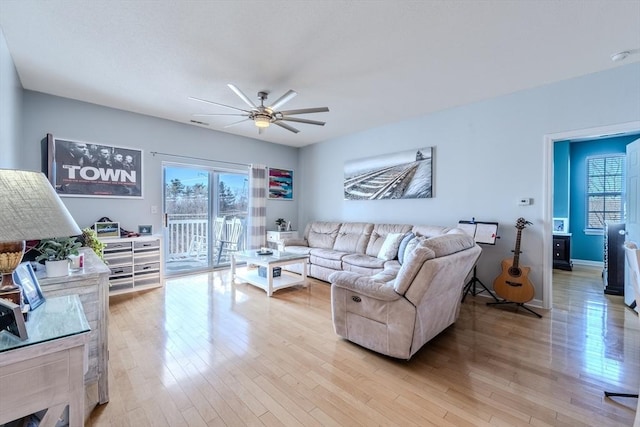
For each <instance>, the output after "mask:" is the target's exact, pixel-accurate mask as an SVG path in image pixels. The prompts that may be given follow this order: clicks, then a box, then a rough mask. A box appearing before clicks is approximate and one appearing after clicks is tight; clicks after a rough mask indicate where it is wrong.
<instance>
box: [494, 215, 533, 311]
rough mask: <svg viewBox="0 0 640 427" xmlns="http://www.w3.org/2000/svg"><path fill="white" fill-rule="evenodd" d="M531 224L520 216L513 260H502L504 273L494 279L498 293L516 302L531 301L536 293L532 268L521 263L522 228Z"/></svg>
mask: <svg viewBox="0 0 640 427" xmlns="http://www.w3.org/2000/svg"><path fill="white" fill-rule="evenodd" d="M530 224H531V223H530V222H529V221H527V220H525V219H524V218H518V221H517V223H516V228H517V229H518V236H517V237H516V247H515V249H514V251H513V260H511V259H505V260H503V261H502V273H500V275H499V276H498V277H496V279H495V280H494V281H493V289H494V290H495V291H496V294H498V295H499V296H501V297H502V298H503V299H505V300H507V301H510V302H514V303H516V304H524V303H525V302H529V301H531V300H532V299H533V296H534V294H535V288H534V287H533V284H532V283H531V281H530V280H529V277H528V276H529V271H531V269H530V268H529V267H521V266H520V265H519V261H520V253H521V252H520V239H521V236H522V230H523V229H524V228H525V227H526V226H527V225H530Z"/></svg>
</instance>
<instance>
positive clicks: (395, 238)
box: [378, 233, 404, 261]
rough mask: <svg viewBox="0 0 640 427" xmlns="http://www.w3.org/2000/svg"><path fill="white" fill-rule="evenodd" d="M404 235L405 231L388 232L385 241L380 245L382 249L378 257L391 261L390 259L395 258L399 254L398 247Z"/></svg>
mask: <svg viewBox="0 0 640 427" xmlns="http://www.w3.org/2000/svg"><path fill="white" fill-rule="evenodd" d="M403 237H404V234H403V233H389V234H387V237H385V238H384V243H383V244H382V246H380V250H379V251H378V258H380V259H383V260H385V261H389V260H390V259H394V258H395V257H396V256H398V248H399V247H400V242H401V241H402V238H403Z"/></svg>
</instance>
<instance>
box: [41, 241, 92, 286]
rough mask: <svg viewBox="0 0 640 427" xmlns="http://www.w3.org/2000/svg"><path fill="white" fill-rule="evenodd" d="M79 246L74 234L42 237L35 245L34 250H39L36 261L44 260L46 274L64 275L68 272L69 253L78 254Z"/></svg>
mask: <svg viewBox="0 0 640 427" xmlns="http://www.w3.org/2000/svg"><path fill="white" fill-rule="evenodd" d="M80 246H81V243H80V242H78V240H77V238H76V237H75V236H74V237H56V238H54V239H43V240H41V241H40V243H39V244H38V246H36V251H38V252H40V255H38V256H37V257H36V261H43V260H44V262H45V268H46V270H47V276H49V277H59V276H66V275H67V274H69V255H78V249H79V248H80Z"/></svg>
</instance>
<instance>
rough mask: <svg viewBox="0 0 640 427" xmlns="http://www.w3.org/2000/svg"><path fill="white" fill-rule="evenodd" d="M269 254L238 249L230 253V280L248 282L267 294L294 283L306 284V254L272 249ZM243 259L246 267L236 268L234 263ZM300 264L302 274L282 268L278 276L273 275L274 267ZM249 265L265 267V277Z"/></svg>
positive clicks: (269, 294)
mask: <svg viewBox="0 0 640 427" xmlns="http://www.w3.org/2000/svg"><path fill="white" fill-rule="evenodd" d="M272 252H273V254H271V255H258V251H257V250H255V249H254V250H249V251H238V252H232V253H231V280H235V279H238V280H242V281H243V282H246V283H250V284H252V285H254V286H257V287H259V288H261V289H264V290H265V291H266V292H267V296H271V295H273V292H274V291H276V290H278V289H283V288H288V287H291V286H295V285H304V286H305V287H306V286H307V284H306V280H307V259H308V258H309V256H308V255H300V254H293V253H289V252H282V251H276V250H273V251H272ZM239 261H245V262H246V263H247V267H246V268H239V269H236V263H237V262H239ZM292 264H302V275H298V274H295V273H289V272H287V271H285V270H284V268H283V269H282V271H281V273H280V277H273V268H274V267H284V266H285V265H292ZM251 265H257V266H259V267H265V268H266V270H267V274H266V276H267V277H261V276H260V275H259V274H258V269H257V268H250V266H251Z"/></svg>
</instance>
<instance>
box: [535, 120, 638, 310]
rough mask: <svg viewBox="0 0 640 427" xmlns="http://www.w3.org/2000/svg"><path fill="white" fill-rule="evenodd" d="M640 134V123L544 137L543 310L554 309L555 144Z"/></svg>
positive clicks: (578, 130)
mask: <svg viewBox="0 0 640 427" xmlns="http://www.w3.org/2000/svg"><path fill="white" fill-rule="evenodd" d="M638 131H640V121H632V122H627V123H619V124H614V125H607V126H599V127H594V128H588V129H576V130H570V131H566V132H559V133H550V134H546V135H544V137H543V144H544V180H543V185H544V188H543V207H542V211H543V212H542V215H543V216H542V221H543V224H544V227H543V236H542V256H543V258H542V271H543V277H542V297H543V298H542V306H543V308H545V309H551V308H552V307H553V268H552V267H553V251H552V249H553V248H552V245H553V171H554V165H553V160H554V159H553V147H554V144H555V143H556V142H557V141H564V140H567V139H578V138H593V139H596V138H603V137H612V136H623V135H624V134H628V133H635V132H638Z"/></svg>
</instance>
